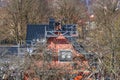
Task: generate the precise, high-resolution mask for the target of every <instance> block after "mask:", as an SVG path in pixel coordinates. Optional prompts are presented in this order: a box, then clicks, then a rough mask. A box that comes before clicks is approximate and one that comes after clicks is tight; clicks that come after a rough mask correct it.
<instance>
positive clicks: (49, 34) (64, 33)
mask: <svg viewBox="0 0 120 80" xmlns="http://www.w3.org/2000/svg"><path fill="white" fill-rule="evenodd" d="M59 35H62V36H65V37H73V36H76V37H77V36H78V32H77V31H46V37H57V36H59Z"/></svg>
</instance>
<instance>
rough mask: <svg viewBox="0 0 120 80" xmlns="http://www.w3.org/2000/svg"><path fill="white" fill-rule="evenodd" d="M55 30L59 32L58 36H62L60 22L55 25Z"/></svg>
mask: <svg viewBox="0 0 120 80" xmlns="http://www.w3.org/2000/svg"><path fill="white" fill-rule="evenodd" d="M55 30H56V31H58V32H57V34H58V35H60V33H61V32H60V31H61V30H62V27H61V23H60V22H56V23H55Z"/></svg>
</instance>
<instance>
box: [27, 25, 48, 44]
mask: <svg viewBox="0 0 120 80" xmlns="http://www.w3.org/2000/svg"><path fill="white" fill-rule="evenodd" d="M45 27H48V25H36V24H30V25H27V34H26V41H27V42H29V41H33V40H34V39H41V38H44V37H45Z"/></svg>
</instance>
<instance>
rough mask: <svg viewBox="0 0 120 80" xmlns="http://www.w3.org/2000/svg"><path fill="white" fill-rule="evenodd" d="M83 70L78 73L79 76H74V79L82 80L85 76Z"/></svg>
mask: <svg viewBox="0 0 120 80" xmlns="http://www.w3.org/2000/svg"><path fill="white" fill-rule="evenodd" d="M82 75H83V72H80V73H79V74H78V76H76V77H75V78H74V80H82V78H83V76H82Z"/></svg>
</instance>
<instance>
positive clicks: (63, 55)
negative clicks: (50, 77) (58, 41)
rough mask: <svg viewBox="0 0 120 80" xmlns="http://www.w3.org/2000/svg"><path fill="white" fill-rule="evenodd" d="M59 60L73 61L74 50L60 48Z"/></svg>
mask: <svg viewBox="0 0 120 80" xmlns="http://www.w3.org/2000/svg"><path fill="white" fill-rule="evenodd" d="M58 60H59V61H60V62H66V61H67V62H69V61H72V51H71V50H60V51H59V53H58Z"/></svg>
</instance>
